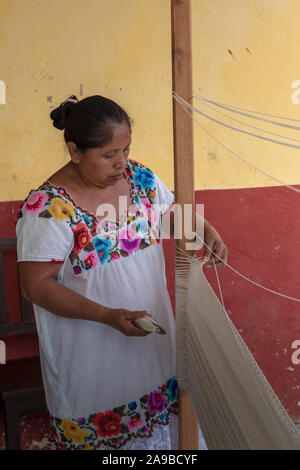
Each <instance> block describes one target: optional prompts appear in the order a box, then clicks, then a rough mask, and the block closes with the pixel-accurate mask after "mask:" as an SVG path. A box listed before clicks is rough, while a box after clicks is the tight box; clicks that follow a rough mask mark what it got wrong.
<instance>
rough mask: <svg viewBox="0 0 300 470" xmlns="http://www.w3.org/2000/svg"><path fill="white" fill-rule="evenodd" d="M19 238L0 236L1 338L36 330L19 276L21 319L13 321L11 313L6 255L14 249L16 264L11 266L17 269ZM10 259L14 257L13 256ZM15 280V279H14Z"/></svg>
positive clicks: (18, 288)
mask: <svg viewBox="0 0 300 470" xmlns="http://www.w3.org/2000/svg"><path fill="white" fill-rule="evenodd" d="M16 249H17V238H16V237H11V238H0V338H1V337H6V336H12V335H19V334H25V333H32V332H36V326H35V321H34V317H33V310H32V304H31V303H30V302H28V300H26V299H25V298H24V297H23V296H22V295H21V290H20V284H19V278H18V276H17V283H16V287H17V292H16V297H17V299H18V303H19V306H20V311H21V321H19V322H17V323H16V322H12V321H11V320H10V314H9V307H8V306H9V301H8V295H7V292H8V291H9V289H8V287H9V286H8V285H7V283H8V282H10V281H8V276H6V269H5V268H6V266H5V264H6V263H5V257H6V255H8V254H9V253H8V251H9V250H10V251H12V250H13V251H14V252H15V253H14V256H13V261H15V266H14V267H11V268H15V269H17V256H16ZM9 259H12V258H11V256H10V258H9ZM14 282H15V280H14Z"/></svg>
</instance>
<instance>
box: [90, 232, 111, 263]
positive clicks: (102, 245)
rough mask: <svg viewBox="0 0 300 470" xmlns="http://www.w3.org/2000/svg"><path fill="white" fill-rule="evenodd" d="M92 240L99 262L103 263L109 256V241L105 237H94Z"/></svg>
mask: <svg viewBox="0 0 300 470" xmlns="http://www.w3.org/2000/svg"><path fill="white" fill-rule="evenodd" d="M93 242H94V245H95V248H96V251H97V255H98V257H99V260H100V263H101V264H105V263H106V261H107V260H108V258H109V256H110V253H109V249H110V248H111V241H110V240H108V239H107V238H94V239H93Z"/></svg>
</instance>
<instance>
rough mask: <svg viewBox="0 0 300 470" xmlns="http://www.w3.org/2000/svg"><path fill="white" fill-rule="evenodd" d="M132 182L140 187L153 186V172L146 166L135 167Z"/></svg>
mask: <svg viewBox="0 0 300 470" xmlns="http://www.w3.org/2000/svg"><path fill="white" fill-rule="evenodd" d="M134 182H135V184H136V185H138V186H141V188H142V189H145V188H152V187H153V186H154V174H153V173H152V172H151V171H150V170H148V169H147V168H140V167H135V175H134Z"/></svg>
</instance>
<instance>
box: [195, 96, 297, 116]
mask: <svg viewBox="0 0 300 470" xmlns="http://www.w3.org/2000/svg"><path fill="white" fill-rule="evenodd" d="M193 96H194V97H195V98H197V99H201V100H204V101H207V102H208V103H212V104H215V105H216V104H220V105H223V106H227V108H229V111H231V109H237V110H239V111H247V112H248V113H252V114H260V115H261V116H269V117H274V118H276V119H284V120H285V121H293V122H300V119H292V118H288V117H285V116H278V115H277V114H268V113H262V112H261V111H253V109H246V108H240V107H239V106H234V105H232V104H225V103H220V102H218V101H213V100H209V99H207V98H205V96H202V95H199V94H198V93H195V92H194V95H193Z"/></svg>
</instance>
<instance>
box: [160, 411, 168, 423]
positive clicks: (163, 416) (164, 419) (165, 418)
mask: <svg viewBox="0 0 300 470" xmlns="http://www.w3.org/2000/svg"><path fill="white" fill-rule="evenodd" d="M160 418H161V420H162V422H163V423H167V419H168V415H167V413H166V412H164V413H163V414H162V415H161V416H160Z"/></svg>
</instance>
